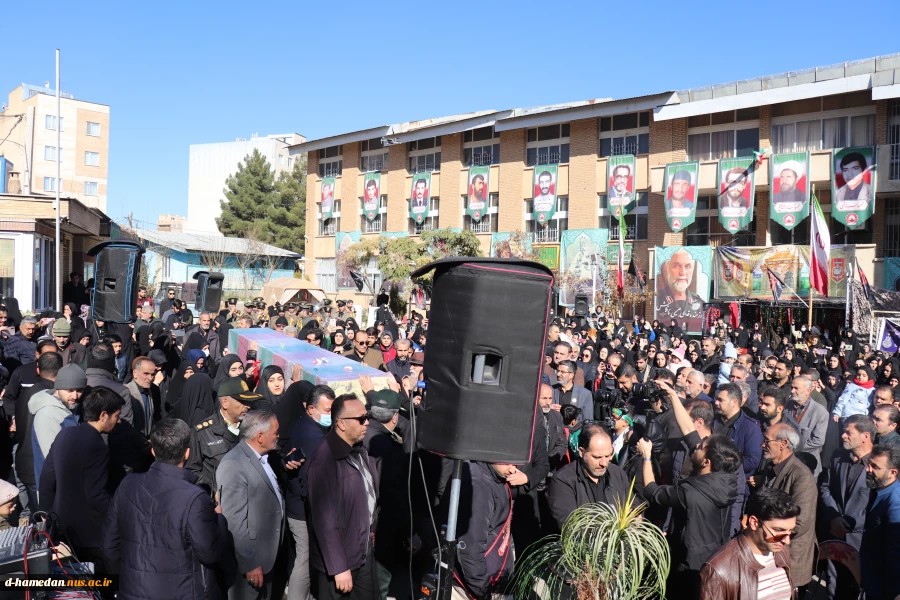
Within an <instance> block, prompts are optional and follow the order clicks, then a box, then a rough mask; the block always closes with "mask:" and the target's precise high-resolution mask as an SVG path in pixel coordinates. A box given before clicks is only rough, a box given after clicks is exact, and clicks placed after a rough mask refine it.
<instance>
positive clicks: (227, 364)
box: [212, 354, 246, 394]
mask: <svg viewBox="0 0 900 600" xmlns="http://www.w3.org/2000/svg"><path fill="white" fill-rule="evenodd" d="M232 377H241V378H243V379H244V381H246V378H245V377H244V363H243V361H242V360H241V357H240V356H238V355H237V354H226V355H225V356H224V357H223V358H222V360H221V361H220V362H219V368H218V370H217V371H216V376H215V377H214V378H213V383H212V387H213V392H215V393H216V394H218V393H219V386H220V385H222V383H223V382H224V381H225V380H226V379H231V378H232Z"/></svg>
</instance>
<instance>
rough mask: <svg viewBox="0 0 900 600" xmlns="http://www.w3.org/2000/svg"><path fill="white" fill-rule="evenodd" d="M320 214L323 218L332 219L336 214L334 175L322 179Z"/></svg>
mask: <svg viewBox="0 0 900 600" xmlns="http://www.w3.org/2000/svg"><path fill="white" fill-rule="evenodd" d="M319 215H320V216H321V217H322V220H323V221H325V220H327V219H330V218H331V217H332V216H333V215H334V177H325V178H323V179H322V196H321V200H320V201H319Z"/></svg>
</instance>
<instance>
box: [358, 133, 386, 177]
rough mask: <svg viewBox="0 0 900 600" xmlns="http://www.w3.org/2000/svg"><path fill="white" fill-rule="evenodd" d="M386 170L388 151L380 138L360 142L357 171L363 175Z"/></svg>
mask: <svg viewBox="0 0 900 600" xmlns="http://www.w3.org/2000/svg"><path fill="white" fill-rule="evenodd" d="M387 168H388V150H387V148H385V147H384V142H382V141H381V138H372V139H371V140H363V141H362V142H360V155H359V170H360V171H362V172H363V173H374V172H381V171H385V170H387Z"/></svg>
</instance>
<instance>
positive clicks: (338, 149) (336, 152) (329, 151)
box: [319, 144, 344, 177]
mask: <svg viewBox="0 0 900 600" xmlns="http://www.w3.org/2000/svg"><path fill="white" fill-rule="evenodd" d="M343 170H344V146H343V144H341V145H338V146H329V147H328V148H322V149H320V150H319V177H338V176H339V175H340V174H341V171H343Z"/></svg>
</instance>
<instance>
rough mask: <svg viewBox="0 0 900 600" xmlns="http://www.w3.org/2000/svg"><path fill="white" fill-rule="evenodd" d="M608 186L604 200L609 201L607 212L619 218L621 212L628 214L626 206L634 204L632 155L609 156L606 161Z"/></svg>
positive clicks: (633, 161) (633, 164)
mask: <svg viewBox="0 0 900 600" xmlns="http://www.w3.org/2000/svg"><path fill="white" fill-rule="evenodd" d="M607 165H608V173H609V185H608V186H607V188H606V198H607V200H608V201H609V210H610V211H611V212H612V214H614V215H615V216H616V218H619V216H620V215H621V214H622V213H623V212H628V206H629V205H630V204H631V203H632V202H634V198H635V196H636V194H635V192H634V170H635V160H634V155H632V154H620V155H618V156H610V157H609V158H608V159H607Z"/></svg>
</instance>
